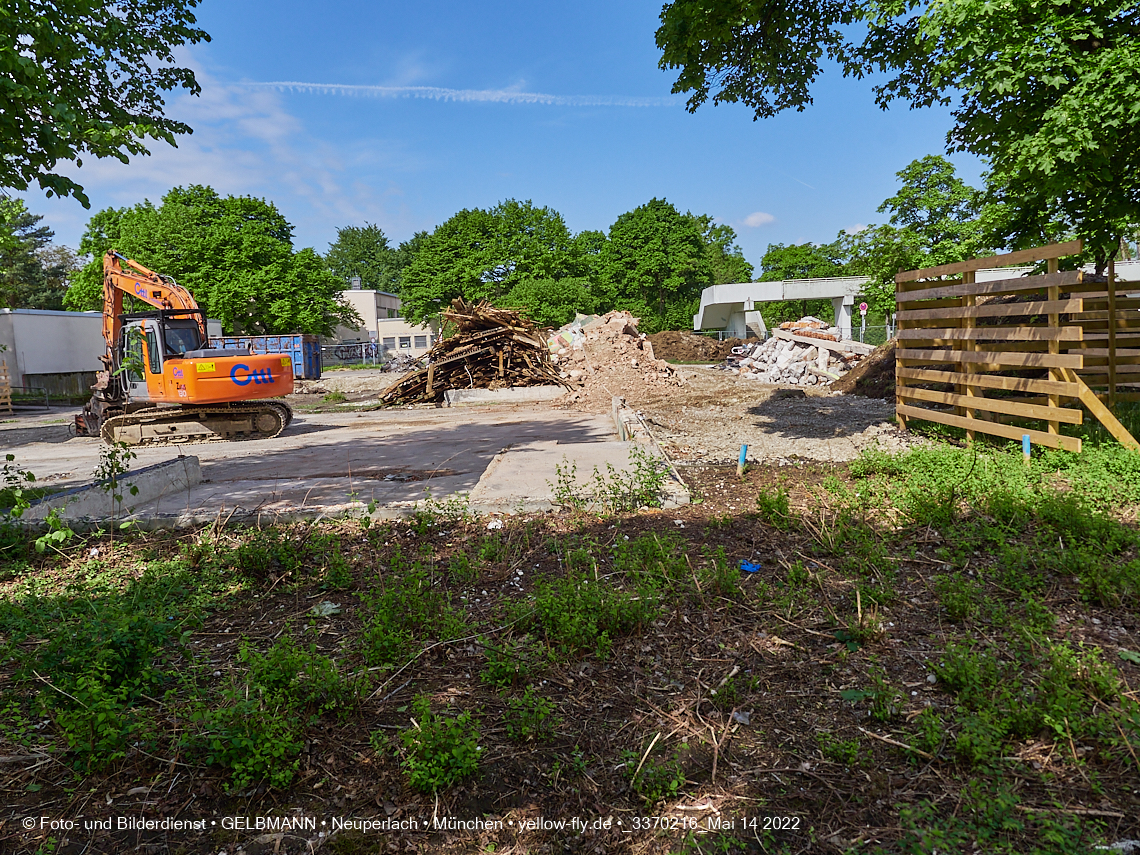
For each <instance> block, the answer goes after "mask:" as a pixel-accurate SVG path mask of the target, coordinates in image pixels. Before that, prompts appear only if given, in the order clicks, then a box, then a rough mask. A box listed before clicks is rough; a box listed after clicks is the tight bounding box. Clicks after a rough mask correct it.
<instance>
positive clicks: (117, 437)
mask: <svg viewBox="0 0 1140 855" xmlns="http://www.w3.org/2000/svg"><path fill="white" fill-rule="evenodd" d="M125 294H129V295H131V296H132V297H134V298H136V299H138V300H141V301H142V302H143V303H146V304H147V305H149V306H152V307H153V310H152V311H144V312H136V313H132V314H124V313H123V298H124V295H125ZM103 338H104V340H105V341H106V344H107V351H106V353H105V354H104V355H103V356H102V357H100V359H101V361H102V362H103V370H102V371H100V372H99V373H98V375H97V379H96V382H95V385H94V386H93V387H92V390H93V392H94V394H93V395H92V397H91V400H90V401H88V402H87V405H86V406H85V407H84V408H83V412H82V413H81V414H79V415H77V416H76V417H75V428H76V433H77V434H78V435H80V436H100V437H102V438H103V440H104V441H105V442H108V443H126V444H127V445H156V444H172V443H188V442H214V441H218V440H240V439H264V438H269V437H274V436H277V434H279V433H280V432H281V431H282V430H284V429H285V427H286V426H288V424H289V422H290V421H292V418H293V411H292V409H291V408H290V407H289V405H288V404H287V403H285V402H284V401H283V400H272V399H277V398H281V397H282V396H284V395H288V394H289V393H290V392H292V391H293V365H292V360H291V359H290V357H288V356H285V355H282V354H253V353H250V352H249V351H248V350H246V349H245V348H236V349H226V350H223V349H218V348H211V347H210V340H209V337H208V336H207V333H206V314H205V312H203V311H202V310H201V309H200V308H199V307H198V304H197V303H196V302H195V301H194V297H193V296H192V295H191V294H190V292H189V291H187V290H186V289H185V288H183V287H182V286H181V285H178V284H177V283H176V282H175V281H174V280H173V279H171V278H170V277H169V276H163V275H161V274H159V273H155V272H154V271H151V270H148V269H147V268H145V267H143V266H142V265H141V264H138V263H136V262H134V261H131V260H130V259H128V258H124V257H123V256H121V255H119V254H118V253H117V252H114V251H111V252H108V253H107V254H106V255H105V256H104V257H103Z"/></svg>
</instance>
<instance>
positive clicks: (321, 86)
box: [236, 80, 684, 107]
mask: <svg viewBox="0 0 1140 855" xmlns="http://www.w3.org/2000/svg"><path fill="white" fill-rule="evenodd" d="M236 85H238V86H245V87H249V88H255V89H275V90H277V91H279V92H310V93H315V94H320V95H352V96H356V97H364V98H426V99H429V100H432V101H456V102H462V103H486V104H543V105H548V106H554V107H676V106H679V105H681V104H683V103H684V99H683V98H680V97H677V96H664V97H647V98H637V97H630V96H625V95H548V94H546V93H543V92H521V91H519V90H517V89H444V88H442V87H439V86H359V85H354V84H348V83H303V82H300V81H296V80H276V81H270V82H248V81H247V82H243V83H238V84H236Z"/></svg>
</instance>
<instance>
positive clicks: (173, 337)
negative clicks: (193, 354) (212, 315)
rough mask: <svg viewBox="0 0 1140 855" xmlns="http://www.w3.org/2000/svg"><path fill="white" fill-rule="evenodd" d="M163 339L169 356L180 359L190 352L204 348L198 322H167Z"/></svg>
mask: <svg viewBox="0 0 1140 855" xmlns="http://www.w3.org/2000/svg"><path fill="white" fill-rule="evenodd" d="M163 338H164V340H165V342H166V355H167V356H174V357H180V356H182V354H184V353H186V351H188V350H198V349H199V348H201V347H203V344H202V341H201V333H200V332H199V330H198V323H197V321H167V322H166V334H165V335H164V336H163Z"/></svg>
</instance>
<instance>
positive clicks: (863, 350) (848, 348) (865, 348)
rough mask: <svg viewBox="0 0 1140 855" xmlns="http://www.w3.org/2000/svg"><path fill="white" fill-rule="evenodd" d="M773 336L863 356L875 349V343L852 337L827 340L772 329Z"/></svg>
mask: <svg viewBox="0 0 1140 855" xmlns="http://www.w3.org/2000/svg"><path fill="white" fill-rule="evenodd" d="M772 337H773V338H782V339H784V340H785V341H794V342H797V343H799V344H809V345H814V346H815V347H823V348H826V349H827V350H835V351H838V352H840V353H859V354H862V355H863V356H866V355H867V354H868V353H872V352H873V351H874V350H875V346H874V345H872V344H863V343H862V342H859V341H851V340H850V339H844V340H843V341H841V342H839V341H827V340H826V339H822V338H811V337H810V336H806V335H796V334H794V333H790V332H788V331H787V330H772Z"/></svg>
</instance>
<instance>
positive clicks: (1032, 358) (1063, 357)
mask: <svg viewBox="0 0 1140 855" xmlns="http://www.w3.org/2000/svg"><path fill="white" fill-rule="evenodd" d="M897 357H898V358H899V359H922V360H926V361H931V360H933V361H937V362H977V363H984V364H987V365H1017V366H1020V367H1024V368H1082V367H1084V358H1083V357H1081V356H1079V355H1077V354H1069V353H1061V354H1052V353H1017V352H1016V351H986V350H983V351H979V352H977V353H968V352H962V353H956V352H953V351H945V350H941V351H939V350H906V349H903V348H899V350H898V353H897Z"/></svg>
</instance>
